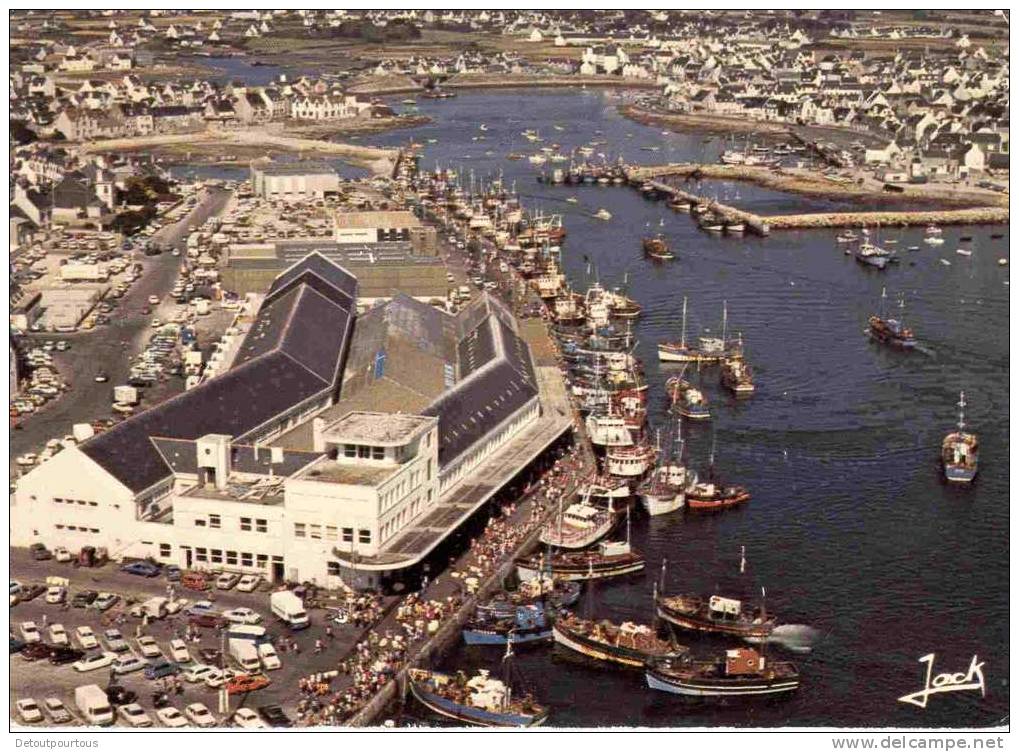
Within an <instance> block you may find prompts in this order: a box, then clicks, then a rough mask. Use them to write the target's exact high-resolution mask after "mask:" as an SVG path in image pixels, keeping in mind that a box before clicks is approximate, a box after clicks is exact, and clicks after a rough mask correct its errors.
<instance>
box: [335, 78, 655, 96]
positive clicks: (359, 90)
mask: <svg viewBox="0 0 1019 752" xmlns="http://www.w3.org/2000/svg"><path fill="white" fill-rule="evenodd" d="M379 78H381V79H383V80H381V81H378V82H374V81H371V80H370V79H369V80H364V81H360V82H358V83H355V84H352V85H351V87H350V91H351V93H354V94H364V95H366V96H389V95H395V94H423V93H424V92H425V89H424V88H423V87H422V86H421V85H420V84H417V83H416V82H414V80H413V79H411V78H410V77H409V76H380V77H379ZM588 86H590V87H592V88H609V89H658V88H660V87H659V84H658V83H657V82H655V81H644V80H640V79H632V78H620V77H617V76H566V75H563V76H556V75H548V76H530V75H525V74H517V75H513V74H511V75H507V76H494V75H489V74H476V73H461V74H457V75H455V76H453V77H451V78H449V79H447V80H446V81H443V82H442V83H441V84H440V86H439V88H440V89H444V90H447V91H453V90H456V91H469V90H471V89H542V88H546V89H547V88H566V87H579V88H583V87H588Z"/></svg>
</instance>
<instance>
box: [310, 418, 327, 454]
mask: <svg viewBox="0 0 1019 752" xmlns="http://www.w3.org/2000/svg"><path fill="white" fill-rule="evenodd" d="M325 430H326V422H325V420H324V419H323V418H312V419H311V448H312V449H314V450H315V451H316V452H320V453H321V452H325V450H326V437H325Z"/></svg>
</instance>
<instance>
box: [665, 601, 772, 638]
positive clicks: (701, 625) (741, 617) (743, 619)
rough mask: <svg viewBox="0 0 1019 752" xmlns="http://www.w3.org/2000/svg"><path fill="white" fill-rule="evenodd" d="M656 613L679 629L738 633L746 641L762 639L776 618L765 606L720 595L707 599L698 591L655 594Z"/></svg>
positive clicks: (736, 634)
mask: <svg viewBox="0 0 1019 752" xmlns="http://www.w3.org/2000/svg"><path fill="white" fill-rule="evenodd" d="M655 613H657V614H658V616H659V617H660V618H662V619H664V620H665V621H667V622H668V623H669V624H672V625H674V626H676V627H679V628H680V629H687V630H690V631H693V632H709V633H712V634H719V635H728V636H730V637H739V638H740V639H743V640H746V641H747V642H760V641H763V640H765V639H766V638H767V637H768V635H770V634H771V632H772V631H773V630H774V629H775V619H774V618H773V617H771V616H769V615H768V614H767V613H766V612H765V610H764V607H763V606H762V607H760V608H756V607H753V606H748V605H747V604H745V603H743V602H742V601H740V600H737V599H735V598H725V597H723V596H720V595H712V596H711V597H709V598H708V599H707V600H705V599H704V598H702V597H701V596H699V595H669V596H663V595H657V594H656V597H655Z"/></svg>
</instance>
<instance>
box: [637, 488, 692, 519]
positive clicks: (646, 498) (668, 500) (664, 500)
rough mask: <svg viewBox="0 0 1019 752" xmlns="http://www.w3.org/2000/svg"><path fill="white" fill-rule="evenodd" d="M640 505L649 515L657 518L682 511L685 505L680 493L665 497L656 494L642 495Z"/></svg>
mask: <svg viewBox="0 0 1019 752" xmlns="http://www.w3.org/2000/svg"><path fill="white" fill-rule="evenodd" d="M640 503H641V504H642V505H643V507H644V510H645V511H646V512H647V513H648V514H649V515H651V516H652V517H657V516H658V515H661V514H669V513H670V512H675V511H677V510H679V509H682V508H683V506H684V505H685V504H686V498H685V496H684V495H683V494H682V493H675V494H672V495H671V496H670V495H665V496H664V497H663V496H659V495H657V494H642V495H641V497H640Z"/></svg>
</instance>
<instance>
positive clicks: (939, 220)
mask: <svg viewBox="0 0 1019 752" xmlns="http://www.w3.org/2000/svg"><path fill="white" fill-rule="evenodd" d="M669 177H672V178H679V179H682V180H698V179H709V180H740V181H745V182H750V183H754V184H756V185H760V186H762V187H765V188H769V189H772V190H776V191H789V192H796V193H804V194H808V195H816V196H823V197H828V198H833V199H839V198H842V199H846V200H866V199H869V200H872V201H873V200H874V199H876V198H880V197H882V195H883V194H881V193H876V192H875V191H873V190H867V189H864V188H862V187H859V186H858V185H857V184H855V183H851V182H848V181H843V180H833V179H831V178H827V177H826V176H823V175H817V174H808V173H803V174H801V173H799V172H796V173H794V172H791V171H776V170H773V169H771V168H765V167H748V166H744V165H701V164H692V163H679V164H675V163H674V164H665V165H649V166H639V167H636V166H635V167H631V168H628V170H627V178H628V179H629V181H630V184H631V185H634V186H636V187H639V186H641V185H643V184H646V183H650V184H651V185H652V186H653V187H654V188H655V189H656V190H657V191H658V192H659V193H660V194H664V195H668V196H672V197H674V198H677V199H679V200H681V201H689V202H690V203H692V204H704V205H706V206H708V208H710V209H711V211H713V212H714V213H715V214H717V215H719V216H720V217H721V218H722V219H723V220H725V221H741V222H743V223H745V224H746V226H747V229H748V230H749V231H751V232H754V233H756V234H758V235H768V234H769V233H770V232H771V231H772V230H806V229H819V228H844V227H857V228H860V227H875V226H882V227H910V226H921V227H925V226H927V225H975V224H1007V223H1008V221H1009V208H1008V197H1007V196H999V195H995V194H987V195H986V196H983V195H980V196H979V197H980V198H983V199H985V200H986V203H987V205H986V206H972V205H970V206H959V199H954V200H951V201H949V200H948V199H946V200H945V203H948V204H954V205H955V206H957V207H959V208H954V207H952V208H940V209H910V210H902V211H897V210H881V211H832V212H826V211H822V212H812V213H805V214H772V215H761V214H755V213H753V212H748V211H744V210H742V209H739V208H738V207H735V206H729V205H727V204H723V203H720V202H718V201H715V200H713V199H709V198H706V197H704V196H699V195H697V194H694V193H690V192H689V191H687V190H684V189H683V188H680V187H678V186H676V185H673V184H671V183H669V182H667V180H666V178H669ZM895 195H896V196H897V199H896V200H897V201H901V200H903V199H905V200H909V199H910V198H912V197H911V196H910V195H909V194H906V195H905V196H903V194H895ZM977 198H978V196H977V195H973V202H972V203H977ZM936 199H937V197H936V196H922V197H918V198H917V200H918V201H920V200H922V201H927V202H931V201H934V200H936Z"/></svg>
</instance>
